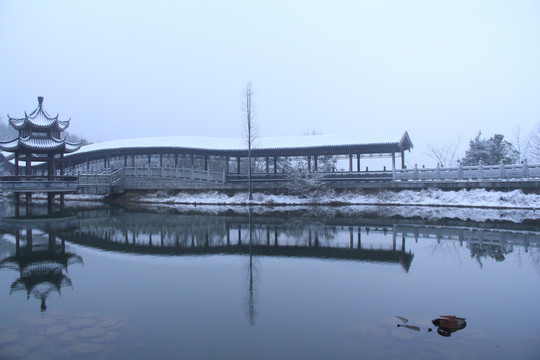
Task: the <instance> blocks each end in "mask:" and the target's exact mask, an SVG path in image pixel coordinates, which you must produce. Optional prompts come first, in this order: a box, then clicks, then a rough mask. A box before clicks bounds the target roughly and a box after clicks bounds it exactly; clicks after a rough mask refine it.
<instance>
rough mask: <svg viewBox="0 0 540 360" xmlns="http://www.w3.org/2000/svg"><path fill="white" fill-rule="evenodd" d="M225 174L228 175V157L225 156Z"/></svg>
mask: <svg viewBox="0 0 540 360" xmlns="http://www.w3.org/2000/svg"><path fill="white" fill-rule="evenodd" d="M225 174H229V157H228V156H225Z"/></svg>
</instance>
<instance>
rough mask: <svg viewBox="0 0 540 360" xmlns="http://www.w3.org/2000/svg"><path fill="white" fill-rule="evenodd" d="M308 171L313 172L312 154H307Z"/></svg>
mask: <svg viewBox="0 0 540 360" xmlns="http://www.w3.org/2000/svg"><path fill="white" fill-rule="evenodd" d="M307 171H308V172H311V155H308V156H307Z"/></svg>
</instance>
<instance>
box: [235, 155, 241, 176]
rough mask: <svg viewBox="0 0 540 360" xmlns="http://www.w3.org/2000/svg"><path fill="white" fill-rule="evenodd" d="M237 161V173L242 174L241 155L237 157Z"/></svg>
mask: <svg viewBox="0 0 540 360" xmlns="http://www.w3.org/2000/svg"><path fill="white" fill-rule="evenodd" d="M236 163H237V164H236V165H237V166H236V173H237V174H240V156H238V157H237V158H236Z"/></svg>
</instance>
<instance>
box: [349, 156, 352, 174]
mask: <svg viewBox="0 0 540 360" xmlns="http://www.w3.org/2000/svg"><path fill="white" fill-rule="evenodd" d="M349 172H352V154H349Z"/></svg>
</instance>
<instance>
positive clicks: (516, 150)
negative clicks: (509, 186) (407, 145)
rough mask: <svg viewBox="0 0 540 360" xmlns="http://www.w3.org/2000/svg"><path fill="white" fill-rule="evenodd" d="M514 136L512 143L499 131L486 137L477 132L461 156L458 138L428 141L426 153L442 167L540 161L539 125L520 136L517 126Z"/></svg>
mask: <svg viewBox="0 0 540 360" xmlns="http://www.w3.org/2000/svg"><path fill="white" fill-rule="evenodd" d="M514 136H515V141H514V143H512V142H510V141H508V140H507V139H506V138H505V137H504V135H502V134H494V135H493V136H491V137H490V138H485V137H482V132H481V131H478V134H477V135H476V136H475V137H474V138H473V139H471V140H470V141H469V147H468V148H467V149H466V150H465V154H464V155H463V156H462V157H460V156H459V155H458V147H459V140H458V141H454V142H452V143H449V144H437V145H432V144H428V145H427V151H426V153H425V154H426V155H427V156H429V157H430V158H432V159H433V160H435V161H437V163H438V165H439V166H441V167H449V166H450V167H451V166H457V165H458V164H460V165H463V166H473V165H478V164H479V163H480V162H481V163H482V164H484V165H497V164H501V163H503V164H517V163H520V162H523V161H525V160H528V161H529V162H535V163H537V162H540V125H539V126H538V127H537V128H535V129H534V130H533V131H532V132H531V133H530V134H529V135H528V136H522V134H521V131H520V129H519V127H518V128H517V129H516V132H515V134H514Z"/></svg>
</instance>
